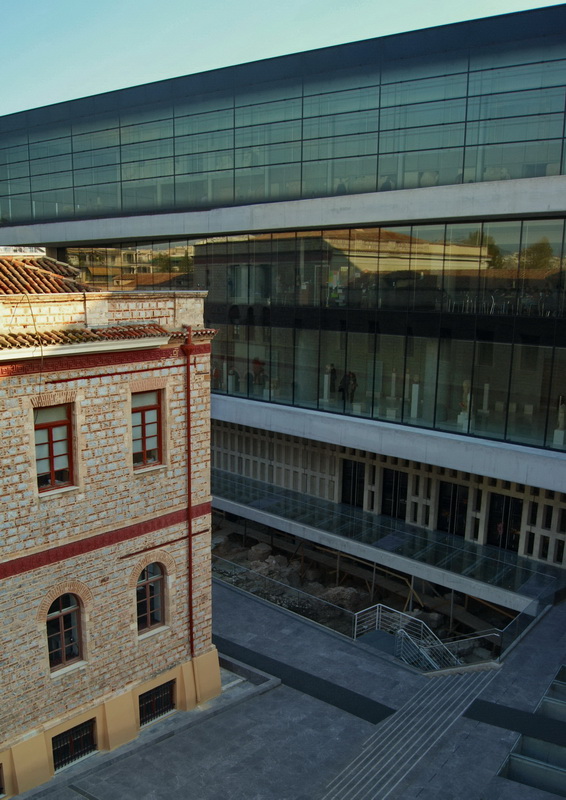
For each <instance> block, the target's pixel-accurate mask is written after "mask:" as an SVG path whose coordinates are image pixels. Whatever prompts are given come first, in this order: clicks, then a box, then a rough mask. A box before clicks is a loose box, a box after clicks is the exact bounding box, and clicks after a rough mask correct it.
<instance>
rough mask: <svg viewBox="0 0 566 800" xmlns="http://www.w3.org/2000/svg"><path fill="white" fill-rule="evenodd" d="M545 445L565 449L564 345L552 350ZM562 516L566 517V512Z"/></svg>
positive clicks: (565, 385) (565, 375)
mask: <svg viewBox="0 0 566 800" xmlns="http://www.w3.org/2000/svg"><path fill="white" fill-rule="evenodd" d="M546 445H547V446H550V447H555V448H556V449H557V450H565V449H566V348H564V347H557V348H555V351H554V366H553V370H552V381H551V385H550V401H549V409H548V422H547V430H546ZM564 516H565V518H566V514H565V515H564Z"/></svg>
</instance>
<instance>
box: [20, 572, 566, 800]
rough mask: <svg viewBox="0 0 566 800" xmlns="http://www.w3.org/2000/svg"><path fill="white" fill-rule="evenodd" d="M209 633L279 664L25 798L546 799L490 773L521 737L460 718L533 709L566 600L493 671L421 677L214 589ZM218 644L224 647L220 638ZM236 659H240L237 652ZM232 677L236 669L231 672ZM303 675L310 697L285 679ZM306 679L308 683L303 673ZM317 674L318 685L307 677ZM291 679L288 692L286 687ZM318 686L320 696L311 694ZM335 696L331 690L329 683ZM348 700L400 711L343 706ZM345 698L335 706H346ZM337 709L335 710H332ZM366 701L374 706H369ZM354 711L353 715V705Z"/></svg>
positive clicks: (564, 649)
mask: <svg viewBox="0 0 566 800" xmlns="http://www.w3.org/2000/svg"><path fill="white" fill-rule="evenodd" d="M214 632H215V635H216V636H218V637H221V638H222V640H224V641H227V642H232V643H233V644H235V645H237V646H239V647H241V648H247V649H248V651H252V653H253V654H255V655H254V658H256V657H263V658H264V659H265V660H266V661H265V663H268V661H267V659H271V661H272V662H273V671H278V672H279V673H280V679H270V680H268V681H266V682H265V683H264V684H263V685H259V686H258V685H256V684H254V683H252V682H250V681H245V680H244V681H241V680H239V679H238V678H237V677H235V676H234V674H230V673H225V675H224V678H225V686H226V687H227V691H226V692H225V693H224V695H223V696H222V697H220V698H218V699H216V700H214V701H212V702H211V703H208V704H204V705H203V706H202V707H199V708H197V709H195V710H194V711H191V712H186V713H183V712H179V713H176V714H173V715H171V716H169V717H167V718H164V719H163V720H159V721H157V722H156V723H154V724H153V725H151V726H148V728H146V729H144V730H143V731H142V733H141V735H140V737H139V738H138V739H137V740H136V741H135V742H131V743H130V744H128V745H126V746H125V747H123V748H120V749H119V750H117V751H114V752H112V753H102V752H101V753H96V754H94V755H92V756H90V757H88V758H86V759H85V760H84V761H81V762H78V763H76V764H74V765H71V766H70V767H69V768H67V769H65V770H62V771H61V772H60V773H59V774H58V775H57V776H56V777H55V778H54V780H53V781H51V782H50V783H49V784H46V785H45V786H44V787H39V788H38V789H36V790H34V791H32V792H28V793H27V794H25V795H22V796H21V797H22V798H25V800H31V798H33V799H34V800H37V799H38V798H45V800H324V798H326V800H330V798H332V799H333V800H334V799H336V800H362V798H364V800H369V799H370V798H371V800H384V798H387V800H439V798H442V800H551V798H553V797H555V796H554V795H551V794H548V793H547V792H541V791H538V790H536V789H533V788H531V787H528V786H522V785H521V784H518V783H514V782H512V781H508V780H506V779H504V778H500V777H498V776H497V772H498V770H499V768H500V766H501V765H502V764H503V762H504V761H505V759H506V757H507V755H508V753H509V750H510V748H511V747H512V745H513V744H514V742H515V740H516V738H517V735H516V733H514V732H513V731H511V730H507V729H505V728H500V727H495V726H494V725H489V724H487V723H485V722H478V721H476V720H474V719H472V718H468V717H465V716H462V713H463V711H464V710H465V708H466V707H467V706H469V704H470V703H471V702H472V701H473V699H474V697H481V699H482V700H486V701H490V702H492V703H493V702H495V703H497V702H499V703H504V704H506V705H507V706H509V707H512V708H516V709H520V710H523V711H527V712H532V711H533V710H534V708H535V707H536V705H537V703H538V702H539V700H540V698H541V696H542V695H543V694H544V692H545V690H546V688H547V686H548V684H549V682H550V681H551V679H552V678H553V676H554V675H555V674H556V672H557V670H558V667H559V666H560V665H561V664H562V663H566V604H564V605H563V606H560V607H557V608H555V609H553V610H552V611H551V612H550V614H548V615H547V616H546V617H545V618H544V619H543V620H542V622H541V623H539V625H538V626H537V628H536V629H535V630H534V631H533V632H531V634H530V635H529V636H528V637H527V638H526V639H525V640H524V641H523V642H522V643H521V644H520V645H519V646H518V647H517V648H516V649H515V650H514V651H513V653H512V654H511V655H510V656H509V658H508V659H507V660H506V661H505V662H504V665H503V668H502V669H501V670H499V671H495V672H480V673H468V674H466V675H463V676H453V677H444V678H427V677H425V676H423V675H420V674H418V673H416V672H414V671H412V670H410V669H408V668H405V667H403V666H402V665H398V664H397V663H395V662H393V661H392V660H391V659H388V657H382V656H380V655H379V654H376V652H375V650H373V649H372V648H365V647H363V646H360V645H358V644H356V643H352V642H349V641H348V640H345V639H342V638H340V637H338V636H336V635H334V634H332V633H331V632H328V631H325V630H323V629H320V628H318V627H316V626H314V625H312V624H310V623H308V622H307V621H305V620H302V619H300V618H298V617H295V616H293V615H290V614H288V613H286V612H284V611H283V610H282V609H278V608H275V607H272V606H269V605H267V604H265V603H263V602H261V601H259V600H257V599H256V598H253V597H250V596H247V595H243V594H242V593H239V592H237V591H235V590H233V589H231V588H228V587H225V586H218V585H217V586H215V588H214ZM219 643H220V638H219ZM240 652H243V651H240ZM234 669H236V667H234ZM297 675H299V680H300V681H306V684H303V688H304V689H305V691H302V690H299V689H298V688H293V687H292V686H291V685H289V684H290V682H291V681H292V680H294V678H293V676H295V678H296V677H297ZM304 676H306V678H305V677H304ZM309 676H311V677H312V676H314V677H315V678H317V679H318V681H311V679H310V677H309ZM286 682H287V683H286ZM317 685H318V686H319V687H320V686H321V685H323V688H324V691H325V692H326V693H327V696H326V699H324V700H323V699H321V696H320V695H319V696H317V695H316V692H314V693H313V691H312V689H313V687H316V686H317ZM333 686H335V687H338V689H337V690H336V691H333V689H332V687H333ZM353 695H355V703H356V704H359V702H360V701H359V698H360V697H361V698H362V701H363V698H364V697H366V698H369V699H370V700H372V701H373V707H374V708H376V709H378V708H379V707H380V706H381V707H384V706H386V707H388V711H389V709H391V710H393V712H394V713H392V714H389V715H388V716H387V717H385V718H383V716H382V717H380V719H381V721H378V722H377V723H376V724H373V723H372V722H370V721H368V719H367V715H366V718H362V716H361V715H360V714H358V713H350V711H352V710H354V707H352V708H351V709H350V711H348V710H345V708H346V706H347V702H350V701H349V700H346V701H344V702H343V699H344V698H348V697H351V696H353ZM340 698H342V700H340ZM338 701H339V702H338ZM371 705H372V703H368V706H371ZM358 707H359V706H358Z"/></svg>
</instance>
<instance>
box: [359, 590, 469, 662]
mask: <svg viewBox="0 0 566 800" xmlns="http://www.w3.org/2000/svg"><path fill="white" fill-rule="evenodd" d="M372 630H378V631H384V632H385V633H393V634H395V636H396V639H397V641H396V648H395V655H396V656H397V657H398V658H401V660H402V661H405V662H406V663H408V664H411V665H412V666H418V668H419V669H425V670H426V671H428V670H431V669H446V668H448V667H457V666H459V665H460V664H461V663H462V662H461V661H460V659H459V658H458V656H457V655H456V654H455V653H454V652H452V650H450V649H448V648H447V647H446V646H445V645H444V643H443V642H442V640H441V639H439V638H438V636H437V635H436V634H435V633H434V632H433V631H432V630H431V629H430V628H429V627H428V625H427V624H426V623H425V622H423V621H422V620H421V619H418V618H417V617H412V616H411V615H410V614H405V613H404V612H403V611H397V610H396V609H394V608H389V606H384V605H383V604H382V603H378V604H377V605H375V606H372V607H371V608H366V609H364V610H363V611H359V612H358V613H357V614H355V620H354V639H356V638H358V637H359V636H362V635H363V634H364V633H368V632H369V631H372Z"/></svg>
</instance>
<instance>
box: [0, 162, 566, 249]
mask: <svg viewBox="0 0 566 800" xmlns="http://www.w3.org/2000/svg"><path fill="white" fill-rule="evenodd" d="M565 197H566V176H565V175H556V176H552V177H544V178H522V179H520V180H508V181H492V182H484V183H467V184H463V185H462V184H457V185H452V186H433V187H428V188H420V189H403V190H398V191H390V192H370V193H367V194H356V195H340V196H338V197H318V198H313V199H309V200H286V201H283V202H274V203H257V204H255V205H245V206H226V207H222V208H214V209H210V210H207V211H178V212H168V213H162V214H158V213H155V214H144V215H132V216H116V217H109V218H104V219H87V220H69V221H63V222H35V223H30V224H26V225H16V226H6V227H2V228H0V245H45V246H48V247H49V246H51V247H55V246H65V245H79V244H82V243H87V242H88V243H89V244H92V245H96V244H97V243H99V244H104V243H111V242H120V241H127V240H131V239H135V240H138V241H143V240H148V239H153V240H155V239H160V238H163V239H167V238H170V237H176V236H179V237H188V236H191V237H192V236H212V235H220V234H229V233H238V232H245V233H255V232H258V233H259V232H262V231H272V230H300V229H318V228H331V227H341V226H359V225H395V224H407V223H409V222H421V223H426V222H437V221H445V222H450V221H456V220H459V219H466V220H474V219H486V218H488V217H489V218H490V219H498V218H500V219H510V218H520V217H535V216H536V217H548V216H558V215H561V214H564V213H565V210H566V203H565V199H564V198H565Z"/></svg>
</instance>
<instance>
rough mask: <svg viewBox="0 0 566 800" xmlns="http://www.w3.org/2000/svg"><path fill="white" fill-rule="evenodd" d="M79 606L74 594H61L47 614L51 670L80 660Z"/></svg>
mask: <svg viewBox="0 0 566 800" xmlns="http://www.w3.org/2000/svg"><path fill="white" fill-rule="evenodd" d="M80 611H81V609H80V605H79V600H78V598H77V597H75V595H74V594H62V595H61V596H60V597H58V598H57V599H56V600H55V601H54V602H53V603H51V605H50V606H49V611H48V612H47V649H48V651H49V666H50V667H51V669H52V670H54V669H60V668H61V667H65V666H67V664H72V663H73V662H74V661H80V660H81V658H82V652H81V650H82V647H81V629H80V616H81V613H80Z"/></svg>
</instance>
